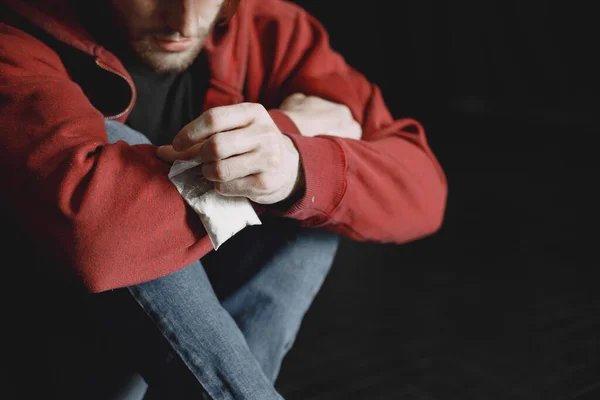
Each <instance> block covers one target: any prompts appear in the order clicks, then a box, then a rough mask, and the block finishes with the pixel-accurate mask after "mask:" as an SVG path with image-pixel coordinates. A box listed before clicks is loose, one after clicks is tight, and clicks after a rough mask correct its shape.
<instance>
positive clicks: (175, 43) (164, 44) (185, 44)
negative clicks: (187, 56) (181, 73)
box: [156, 39, 194, 52]
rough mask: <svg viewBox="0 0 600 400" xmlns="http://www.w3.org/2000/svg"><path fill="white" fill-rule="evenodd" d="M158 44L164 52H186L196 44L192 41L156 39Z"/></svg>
mask: <svg viewBox="0 0 600 400" xmlns="http://www.w3.org/2000/svg"><path fill="white" fill-rule="evenodd" d="M156 44H157V45H158V47H160V48H161V49H163V50H166V51H172V52H179V51H186V50H188V49H189V48H190V47H192V45H193V44H194V41H193V40H192V39H184V40H160V39H156Z"/></svg>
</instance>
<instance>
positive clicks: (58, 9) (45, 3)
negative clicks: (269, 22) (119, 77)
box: [0, 0, 250, 102]
mask: <svg viewBox="0 0 600 400" xmlns="http://www.w3.org/2000/svg"><path fill="white" fill-rule="evenodd" d="M71 1H72V0H0V4H2V5H3V6H5V7H6V8H8V9H10V10H12V11H13V12H14V13H16V14H18V15H19V16H20V17H21V18H23V19H25V20H26V21H27V22H29V23H31V24H33V25H35V26H36V27H38V28H41V29H42V30H44V31H45V32H47V33H48V34H50V35H51V36H53V37H54V38H56V39H57V40H59V41H61V42H63V43H66V44H68V45H69V46H71V47H74V48H76V49H78V50H80V51H83V52H85V53H87V54H89V55H91V56H93V57H94V58H96V59H97V60H99V61H102V62H103V63H105V64H107V65H108V66H110V67H112V68H114V69H116V70H118V71H119V72H121V73H124V74H125V75H126V76H127V77H129V74H128V73H127V71H126V70H125V68H124V67H123V65H122V64H121V62H120V61H119V60H118V58H117V57H116V56H115V55H113V54H112V53H111V52H110V51H109V50H107V49H105V48H104V47H103V46H101V45H100V44H99V43H97V42H96V41H95V39H94V38H93V37H92V35H91V34H90V33H89V32H88V31H87V30H86V29H85V27H84V26H83V25H82V22H81V21H80V19H79V17H78V16H77V13H76V12H75V9H74V8H73V6H72V5H71ZM241 3H246V2H245V1H244V0H242V1H241ZM241 8H243V7H242V4H240V9H241ZM249 20H250V18H242V17H240V16H239V13H236V15H234V17H233V18H232V19H231V20H230V21H229V22H228V23H227V24H226V25H224V26H217V27H215V28H214V29H213V30H212V31H211V32H210V34H209V37H208V38H207V41H206V43H205V44H204V50H203V51H204V52H205V53H206V55H207V59H208V63H209V71H210V76H211V84H212V85H213V86H216V87H217V88H218V89H219V91H222V92H225V93H227V94H229V95H231V96H233V97H234V98H235V99H234V101H236V102H238V101H242V95H241V92H242V90H243V87H244V81H245V78H246V77H245V72H246V66H247V57H248V47H249V46H248V45H247V43H246V42H247V41H248V40H249V36H250V35H249V31H248V30H249V29H250V27H249Z"/></svg>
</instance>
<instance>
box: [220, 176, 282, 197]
mask: <svg viewBox="0 0 600 400" xmlns="http://www.w3.org/2000/svg"><path fill="white" fill-rule="evenodd" d="M269 181H270V178H268V175H266V174H254V175H248V176H245V177H243V178H239V179H235V180H232V181H228V182H216V183H215V190H216V191H217V192H218V193H220V194H222V195H223V196H244V197H247V198H249V199H250V200H252V201H254V202H256V203H261V204H267V203H269V201H268V200H266V199H267V198H268V197H269V195H270V194H271V192H272V188H273V185H272V184H271V182H269ZM263 199H265V200H263Z"/></svg>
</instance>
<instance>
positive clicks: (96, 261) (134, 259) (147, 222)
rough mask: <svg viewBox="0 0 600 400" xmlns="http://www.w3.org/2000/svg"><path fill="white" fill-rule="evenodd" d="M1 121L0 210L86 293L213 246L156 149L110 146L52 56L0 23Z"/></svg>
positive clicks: (175, 264)
mask: <svg viewBox="0 0 600 400" xmlns="http://www.w3.org/2000/svg"><path fill="white" fill-rule="evenodd" d="M0 120H1V121H2V134H1V135H0V186H1V187H2V190H3V193H4V194H3V196H2V200H0V201H2V202H3V203H4V204H2V205H3V208H4V209H5V210H8V212H7V214H9V215H8V217H9V218H11V219H12V220H13V221H12V222H13V223H15V224H17V225H18V226H19V227H20V228H21V229H22V230H23V231H25V232H27V233H28V235H29V236H30V239H31V240H32V241H33V243H35V245H36V246H39V247H40V248H43V249H46V250H47V251H49V252H50V253H48V254H51V255H52V256H53V257H56V258H57V259H58V261H59V264H61V265H64V266H65V267H66V268H68V269H67V270H66V271H67V272H69V273H74V274H75V276H76V277H77V278H78V280H79V281H80V282H82V283H83V285H84V286H85V287H86V288H87V289H88V290H90V291H93V292H100V291H104V290H108V289H112V288H117V287H122V286H127V285H131V284H136V283H140V282H144V281H148V280H151V279H154V278H158V277H160V276H163V275H166V274H168V273H170V272H173V271H176V270H178V269H180V268H182V267H184V266H186V265H188V264H191V263H192V262H193V261H195V260H197V259H199V258H200V257H202V256H203V255H204V254H206V253H207V252H208V251H210V250H211V249H212V246H211V245H210V241H209V240H208V239H207V238H206V233H205V231H204V230H203V228H202V225H201V223H200V221H199V219H198V218H197V217H196V215H195V214H194V213H193V211H191V210H190V209H189V208H187V207H186V205H185V203H184V200H183V199H182V198H181V196H179V193H178V192H177V190H176V189H175V188H174V186H173V185H172V184H171V183H170V181H169V180H168V178H167V173H168V170H169V166H168V165H167V164H165V163H163V162H162V161H159V160H158V159H157V158H156V157H155V148H154V147H153V146H151V145H137V146H129V145H127V144H125V143H124V142H117V143H115V144H108V142H107V135H106V130H105V124H104V118H103V116H102V115H101V114H100V113H99V112H98V111H97V110H96V109H95V108H94V107H93V106H92V105H91V104H90V103H89V101H88V100H87V98H86V96H85V95H84V93H83V92H82V90H81V88H80V87H79V86H78V85H77V84H76V83H74V82H73V81H71V80H70V79H69V76H68V73H67V71H66V70H65V69H64V67H63V65H62V62H61V60H60V58H59V57H58V55H57V54H56V53H55V52H54V51H53V50H51V49H50V48H48V47H47V46H45V45H44V44H43V43H41V42H40V41H38V40H37V39H35V38H33V37H32V36H29V35H27V34H26V33H23V32H22V31H19V30H17V29H14V28H11V27H9V26H7V25H2V24H0ZM49 264H51V263H50V262H49Z"/></svg>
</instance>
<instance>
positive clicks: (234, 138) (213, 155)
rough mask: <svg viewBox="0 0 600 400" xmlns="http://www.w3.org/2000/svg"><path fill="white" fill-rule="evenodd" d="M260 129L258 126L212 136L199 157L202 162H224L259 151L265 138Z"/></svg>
mask: <svg viewBox="0 0 600 400" xmlns="http://www.w3.org/2000/svg"><path fill="white" fill-rule="evenodd" d="M259 128H260V127H258V126H255V127H247V128H242V129H235V130H232V131H226V132H221V133H217V134H215V135H212V136H211V137H210V138H208V139H207V140H206V141H205V142H204V146H202V148H201V149H200V153H199V155H200V157H201V158H202V161H203V162H213V161H218V160H224V159H226V158H229V157H232V156H235V155H239V154H244V153H248V152H251V151H253V150H255V149H257V148H258V147H259V146H260V144H261V140H262V138H263V135H261V132H260V130H259ZM192 148H193V147H192Z"/></svg>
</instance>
